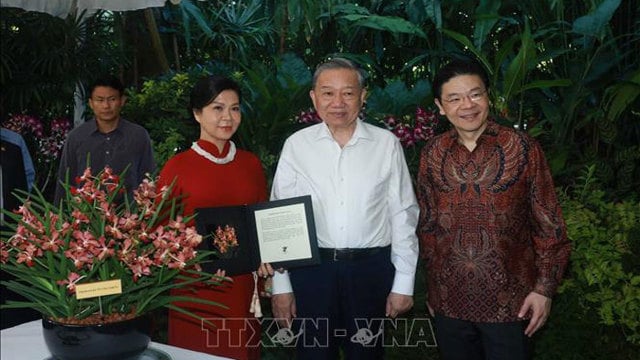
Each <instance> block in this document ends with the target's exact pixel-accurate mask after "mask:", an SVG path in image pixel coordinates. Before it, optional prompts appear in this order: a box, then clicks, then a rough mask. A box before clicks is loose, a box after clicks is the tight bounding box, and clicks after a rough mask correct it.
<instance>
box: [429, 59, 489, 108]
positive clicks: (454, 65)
mask: <svg viewBox="0 0 640 360" xmlns="http://www.w3.org/2000/svg"><path fill="white" fill-rule="evenodd" d="M460 75H477V76H479V77H480V79H481V80H482V82H483V83H484V86H485V88H486V89H487V90H488V89H489V76H488V75H487V72H486V71H485V69H484V68H483V67H482V65H480V64H479V63H478V62H477V61H475V60H471V59H455V60H452V61H450V62H449V63H447V64H446V65H445V66H443V67H442V68H441V69H440V70H439V71H438V73H437V74H436V76H435V77H434V78H433V85H432V87H433V95H434V97H435V98H436V99H438V100H441V99H440V97H441V96H442V85H444V83H446V82H447V81H449V80H451V79H452V78H454V77H456V76H460Z"/></svg>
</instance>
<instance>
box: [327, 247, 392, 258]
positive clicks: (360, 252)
mask: <svg viewBox="0 0 640 360" xmlns="http://www.w3.org/2000/svg"><path fill="white" fill-rule="evenodd" d="M389 247H390V246H384V247H371V248H343V249H331V248H318V252H319V253H320V258H322V260H325V261H349V260H358V259H364V258H368V257H370V256H373V255H375V254H378V253H380V252H382V251H384V250H387V249H389Z"/></svg>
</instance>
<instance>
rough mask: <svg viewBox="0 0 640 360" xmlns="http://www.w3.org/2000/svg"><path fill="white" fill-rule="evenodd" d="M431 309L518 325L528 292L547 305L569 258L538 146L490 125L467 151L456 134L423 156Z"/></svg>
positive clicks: (423, 240)
mask: <svg viewBox="0 0 640 360" xmlns="http://www.w3.org/2000/svg"><path fill="white" fill-rule="evenodd" d="M417 191H418V199H419V203H420V208H421V212H420V224H419V227H418V236H419V238H420V245H421V256H422V258H423V259H424V260H425V264H426V277H427V291H428V301H429V304H430V305H431V306H432V307H433V308H434V310H435V311H436V312H437V313H439V314H442V315H444V316H448V317H452V318H457V319H463V320H469V321H477V322H505V321H515V320H517V319H518V317H517V314H518V311H519V309H520V307H521V306H522V304H523V301H524V299H525V297H526V296H527V295H528V294H529V293H530V292H532V291H534V292H537V293H539V294H542V295H545V296H547V297H551V296H552V295H553V294H554V293H555V292H556V289H557V287H558V285H559V283H560V281H561V278H562V275H563V272H564V269H565V267H566V265H567V261H568V258H569V253H570V243H569V242H568V240H567V236H566V228H565V224H564V221H563V219H562V214H561V209H560V206H559V203H558V200H557V197H556V194H555V189H554V184H553V180H552V178H551V173H550V171H549V167H548V165H547V163H546V160H545V158H544V154H543V151H542V149H541V148H540V146H539V144H538V143H537V142H536V141H535V140H534V139H532V138H531V137H529V136H528V135H527V134H526V133H523V132H520V131H517V130H515V129H511V128H507V127H503V126H500V125H498V124H496V123H494V122H489V124H488V126H487V128H486V129H485V131H484V132H483V134H482V135H481V136H480V137H479V139H478V140H477V145H476V148H475V149H474V150H473V151H469V150H468V149H467V148H466V147H465V146H464V145H462V144H461V143H460V142H459V141H458V136H457V133H456V131H455V129H452V130H451V131H449V132H447V133H445V134H442V135H440V136H438V137H436V138H434V139H432V140H431V141H430V142H429V143H428V144H427V145H426V146H425V148H424V149H423V150H422V154H421V160H420V167H419V174H418V180H417Z"/></svg>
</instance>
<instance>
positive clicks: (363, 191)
mask: <svg viewBox="0 0 640 360" xmlns="http://www.w3.org/2000/svg"><path fill="white" fill-rule="evenodd" d="M310 96H311V99H312V101H313V104H314V107H315V109H316V111H317V112H318V115H319V116H320V118H321V119H322V120H323V121H322V122H321V123H319V124H317V125H313V126H310V127H307V128H305V129H303V130H300V131H298V132H296V133H295V134H293V135H291V136H290V137H289V138H288V139H287V141H286V142H285V144H284V147H283V149H282V153H281V155H280V160H279V162H278V167H277V170H276V174H275V177H274V180H273V187H272V192H271V198H272V199H273V200H275V199H285V198H290V197H295V196H301V195H311V197H312V201H313V211H314V216H315V224H316V231H317V237H318V246H319V248H320V254H321V258H322V263H321V264H320V265H317V266H308V267H301V268H296V269H291V270H289V271H288V272H284V273H278V272H276V274H275V275H274V280H273V296H272V310H273V314H274V317H276V318H278V319H281V320H282V323H285V324H287V325H288V326H291V328H292V331H293V332H294V333H295V334H299V335H300V337H299V338H296V339H297V352H298V358H299V359H305V360H308V359H337V358H338V353H339V349H340V348H342V350H343V353H344V355H345V356H346V358H347V359H367V360H370V359H382V357H383V349H382V336H379V335H380V334H382V332H380V331H381V330H383V329H382V324H383V320H384V318H385V317H390V318H395V317H396V316H398V315H399V314H402V313H404V312H406V311H408V310H409V309H410V308H411V307H412V306H413V286H414V280H415V269H416V263H417V259H418V241H417V238H416V234H415V230H416V226H417V222H418V212H419V208H418V205H417V202H416V198H415V194H414V191H413V187H412V182H411V177H410V175H409V171H408V169H407V164H406V161H405V158H404V153H403V151H402V147H401V145H400V142H399V141H398V139H397V138H396V137H395V136H394V135H393V134H392V133H391V132H389V131H387V130H385V129H382V128H380V127H377V126H373V125H371V124H367V123H365V122H363V120H362V119H360V118H359V113H360V110H361V108H362V105H363V104H364V100H365V96H366V90H365V87H364V75H363V74H362V72H361V71H360V69H359V68H358V67H356V65H355V64H354V63H352V62H351V61H349V60H346V59H341V58H334V59H332V60H329V61H327V62H326V63H324V64H321V65H320V66H318V68H317V69H316V71H315V74H314V77H313V86H312V90H311V91H310ZM367 330H368V331H367ZM369 331H370V332H369Z"/></svg>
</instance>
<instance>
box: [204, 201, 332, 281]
mask: <svg viewBox="0 0 640 360" xmlns="http://www.w3.org/2000/svg"><path fill="white" fill-rule="evenodd" d="M196 214H197V215H196V229H197V231H198V233H199V234H200V235H202V237H203V239H202V243H201V244H200V246H201V248H202V249H206V250H212V251H214V252H215V254H216V255H214V256H213V257H212V258H211V259H207V261H206V262H205V263H203V264H202V268H203V269H204V270H205V271H207V272H211V273H215V272H216V270H217V269H222V270H225V271H226V274H227V275H237V274H246V273H250V272H252V271H255V270H256V269H257V268H258V266H259V265H260V263H261V262H265V263H270V264H271V266H272V267H273V268H274V269H277V268H293V267H298V266H306V265H314V264H318V263H320V256H319V253H318V240H317V238H316V228H315V222H314V219H313V206H312V203H311V196H309V195H305V196H299V197H295V198H289V199H282V200H274V201H268V202H263V203H257V204H252V205H240V206H225V207H214V208H199V209H196Z"/></svg>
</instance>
